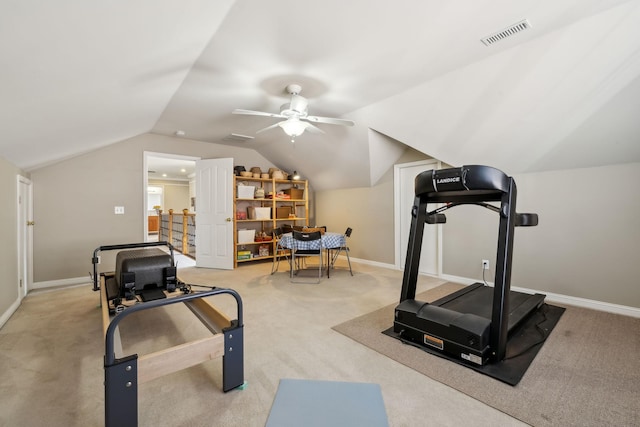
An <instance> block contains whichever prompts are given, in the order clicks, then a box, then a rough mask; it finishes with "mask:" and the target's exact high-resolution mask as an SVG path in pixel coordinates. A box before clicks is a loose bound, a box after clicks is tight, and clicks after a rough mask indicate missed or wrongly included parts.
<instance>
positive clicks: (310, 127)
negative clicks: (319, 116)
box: [304, 123, 324, 134]
mask: <svg viewBox="0 0 640 427" xmlns="http://www.w3.org/2000/svg"><path fill="white" fill-rule="evenodd" d="M305 124H306V125H307V126H306V127H305V129H304V130H305V131H307V132H309V133H316V134H319V133H324V131H323V130H322V129H320V128H319V127H316V126H314V125H312V124H311V123H305Z"/></svg>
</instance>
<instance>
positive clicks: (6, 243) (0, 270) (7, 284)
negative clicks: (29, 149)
mask: <svg viewBox="0 0 640 427" xmlns="http://www.w3.org/2000/svg"><path fill="white" fill-rule="evenodd" d="M19 174H23V173H22V171H21V170H20V169H18V168H17V167H15V166H14V165H13V164H11V163H9V162H8V161H6V160H5V159H3V158H2V157H0V206H2V209H0V242H2V244H0V260H2V261H1V262H0V317H1V316H2V315H4V313H6V312H7V310H8V309H9V307H11V305H12V304H14V303H15V302H16V301H17V299H18V254H17V251H16V244H17V242H18V219H17V217H18V212H17V211H18V204H17V200H18V181H17V176H18V175H19ZM23 175H24V174H23ZM25 176H26V175H25Z"/></svg>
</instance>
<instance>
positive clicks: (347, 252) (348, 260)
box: [344, 248, 353, 276]
mask: <svg viewBox="0 0 640 427" xmlns="http://www.w3.org/2000/svg"><path fill="white" fill-rule="evenodd" d="M344 252H345V253H346V254H347V262H348V263H349V273H351V275H352V276H353V270H352V269H351V258H349V248H347V249H345V251H344Z"/></svg>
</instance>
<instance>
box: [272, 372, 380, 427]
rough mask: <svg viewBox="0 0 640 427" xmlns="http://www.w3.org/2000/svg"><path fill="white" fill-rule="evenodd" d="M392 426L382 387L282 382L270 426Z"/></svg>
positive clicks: (344, 383) (284, 380) (315, 382)
mask: <svg viewBox="0 0 640 427" xmlns="http://www.w3.org/2000/svg"><path fill="white" fill-rule="evenodd" d="M289 426H291V427H294V426H295V427H300V426H304V427H329V426H330V427H340V426H344V427H354V426H367V427H389V423H388V420H387V411H386V410H385V407H384V401H383V400H382V392H381V390H380V385H379V384H370V383H350V382H340V381H311V380H292V379H282V380H280V384H279V386H278V392H277V393H276V397H275V399H274V401H273V405H272V406H271V412H270V413H269V419H268V420H267V424H266V427H289Z"/></svg>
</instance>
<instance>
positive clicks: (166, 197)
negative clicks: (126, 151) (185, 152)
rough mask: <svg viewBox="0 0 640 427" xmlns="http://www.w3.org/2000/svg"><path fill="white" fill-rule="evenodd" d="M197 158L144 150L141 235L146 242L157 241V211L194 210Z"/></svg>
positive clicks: (159, 219) (159, 220)
mask: <svg viewBox="0 0 640 427" xmlns="http://www.w3.org/2000/svg"><path fill="white" fill-rule="evenodd" d="M199 159H200V158H199V157H191V156H181V155H177V154H168V153H154V152H148V151H145V152H144V156H143V161H144V166H143V170H144V171H146V173H145V174H144V177H143V186H142V188H143V189H144V193H143V195H142V200H143V203H144V207H143V212H144V218H143V236H144V241H145V242H152V241H157V240H158V230H159V227H160V222H161V218H160V216H159V212H160V211H163V212H168V211H169V209H173V210H174V211H175V212H182V211H183V209H188V210H189V212H193V213H195V168H196V160H199Z"/></svg>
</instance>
